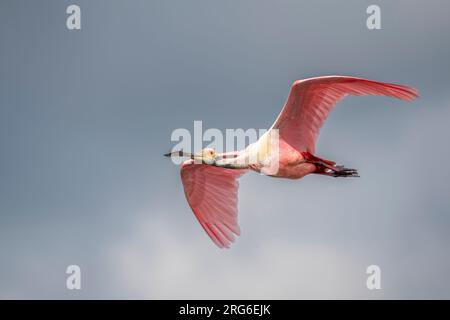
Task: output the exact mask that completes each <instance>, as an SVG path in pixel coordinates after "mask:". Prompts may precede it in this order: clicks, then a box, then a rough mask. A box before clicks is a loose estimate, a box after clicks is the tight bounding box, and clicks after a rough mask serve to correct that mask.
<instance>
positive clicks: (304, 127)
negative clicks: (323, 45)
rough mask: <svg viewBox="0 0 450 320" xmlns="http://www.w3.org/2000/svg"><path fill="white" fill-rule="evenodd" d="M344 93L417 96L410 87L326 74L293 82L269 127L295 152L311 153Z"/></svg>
mask: <svg viewBox="0 0 450 320" xmlns="http://www.w3.org/2000/svg"><path fill="white" fill-rule="evenodd" d="M347 95H354V96H362V95H382V96H388V97H393V98H398V99H402V100H412V99H414V98H415V97H417V96H418V93H417V91H416V90H415V89H414V88H411V87H407V86H403V85H398V84H392V83H383V82H377V81H372V80H366V79H362V78H355V77H347V76H327V77H317V78H310V79H305V80H298V81H295V82H294V83H293V85H292V87H291V91H290V93H289V96H288V99H287V101H286V104H285V105H284V107H283V109H282V110H281V113H280V114H279V115H278V118H277V119H276V120H275V123H274V124H273V125H272V128H271V129H278V130H279V137H280V138H281V139H283V140H284V141H285V142H286V143H288V144H289V145H291V146H292V147H293V148H295V149H297V150H299V151H308V152H310V153H312V154H313V153H314V146H315V143H316V139H317V136H318V134H319V131H320V128H321V127H322V125H323V123H324V122H325V120H326V118H327V117H328V114H329V113H330V111H331V110H332V109H333V107H334V105H335V104H336V103H337V102H339V100H341V99H343V98H344V97H345V96H347Z"/></svg>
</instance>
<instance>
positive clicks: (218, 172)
mask: <svg viewBox="0 0 450 320" xmlns="http://www.w3.org/2000/svg"><path fill="white" fill-rule="evenodd" d="M245 172H246V170H235V169H226V168H219V167H214V166H210V165H205V164H195V163H194V161H193V160H187V161H185V162H184V163H183V164H182V165H181V180H182V182H183V187H184V194H185V196H186V199H187V201H188V203H189V206H190V207H191V209H192V211H193V212H194V214H195V216H196V217H197V219H198V221H199V222H200V225H201V226H202V227H203V229H204V230H205V232H206V233H207V234H208V236H209V237H210V238H211V240H212V241H213V242H214V243H215V244H216V245H217V246H218V247H220V248H228V247H229V246H230V245H231V243H232V242H234V240H235V236H239V235H240V229H239V225H238V221H237V191H238V187H239V183H238V181H237V179H238V178H239V177H240V176H241V175H242V174H244V173H245Z"/></svg>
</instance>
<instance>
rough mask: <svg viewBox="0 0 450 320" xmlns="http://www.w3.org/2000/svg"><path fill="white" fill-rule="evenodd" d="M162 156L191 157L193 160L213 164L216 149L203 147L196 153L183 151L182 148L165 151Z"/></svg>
mask: <svg viewBox="0 0 450 320" xmlns="http://www.w3.org/2000/svg"><path fill="white" fill-rule="evenodd" d="M164 156H166V157H174V156H175V157H187V158H191V159H193V160H195V161H198V162H201V163H204V164H209V165H213V164H214V163H215V162H216V151H215V150H214V149H212V148H204V149H202V150H201V151H200V152H196V153H190V152H184V151H183V150H180V151H175V152H169V153H166V154H165V155H164Z"/></svg>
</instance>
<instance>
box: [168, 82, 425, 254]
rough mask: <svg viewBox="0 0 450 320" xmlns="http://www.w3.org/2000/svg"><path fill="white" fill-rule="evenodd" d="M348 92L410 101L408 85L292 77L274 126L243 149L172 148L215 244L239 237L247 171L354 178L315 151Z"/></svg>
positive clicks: (353, 173) (295, 176)
mask: <svg viewBox="0 0 450 320" xmlns="http://www.w3.org/2000/svg"><path fill="white" fill-rule="evenodd" d="M347 95H353V96H363V95H381V96H388V97H393V98H398V99H402V100H412V99H414V98H416V97H417V96H418V92H417V91H416V90H415V89H414V88H411V87H407V86H403V85H398V84H391V83H383V82H378V81H372V80H367V79H362V78H355V77H348V76H325V77H316V78H309V79H304V80H297V81H295V82H294V83H293V84H292V86H291V90H290V92H289V96H288V98H287V101H286V103H285V105H284V107H283V109H282V110H281V113H280V114H279V115H278V117H277V119H276V120H275V122H274V124H273V125H272V127H271V128H270V129H269V130H268V131H267V132H266V133H265V134H264V135H262V136H261V137H260V138H259V139H258V141H257V142H255V143H252V144H250V145H249V146H248V147H246V148H245V149H244V150H240V151H235V152H227V153H216V152H215V151H214V149H211V148H205V149H203V150H201V151H200V152H198V153H188V152H184V151H182V150H181V151H175V152H170V153H167V154H165V156H167V157H176V156H177V157H187V158H189V159H188V160H186V161H184V162H183V163H182V164H181V180H182V183H183V187H184V193H185V196H186V199H187V202H188V203H189V206H190V207H191V209H192V211H193V212H194V214H195V216H196V217H197V219H198V221H199V222H200V225H201V226H202V227H203V229H204V230H205V231H206V233H207V234H208V236H209V237H210V238H211V240H212V241H213V242H214V243H215V244H216V245H217V246H218V247H219V248H229V247H230V245H231V243H233V242H234V240H235V237H236V236H239V235H240V228H239V225H238V219H237V198H238V194H237V193H238V181H237V179H238V178H239V177H240V176H242V175H243V174H244V173H246V172H248V171H249V170H253V171H256V172H259V173H263V174H265V175H268V176H272V177H279V178H288V179H300V178H302V177H304V176H306V175H308V174H320V175H326V176H331V177H358V172H357V171H356V170H355V169H349V168H345V167H344V166H340V165H337V164H336V163H335V162H334V161H331V160H326V159H321V158H319V157H317V156H316V155H315V143H316V139H317V136H318V134H319V130H320V128H321V127H322V125H323V123H324V121H325V120H326V118H327V116H328V114H329V113H330V111H331V109H332V108H333V106H334V105H335V104H336V103H337V102H338V101H339V100H341V99H342V98H344V97H346V96H347Z"/></svg>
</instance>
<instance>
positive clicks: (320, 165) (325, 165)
mask: <svg viewBox="0 0 450 320" xmlns="http://www.w3.org/2000/svg"><path fill="white" fill-rule="evenodd" d="M302 155H303V158H304V159H305V162H307V163H312V164H314V165H315V166H316V168H317V169H316V171H315V172H314V173H316V174H323V175H326V176H331V177H359V175H358V171H357V170H356V169H350V168H346V167H344V166H341V165H337V164H336V163H335V162H334V161H330V160H325V159H321V158H319V157H316V156H314V155H312V154H311V153H309V152H302Z"/></svg>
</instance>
